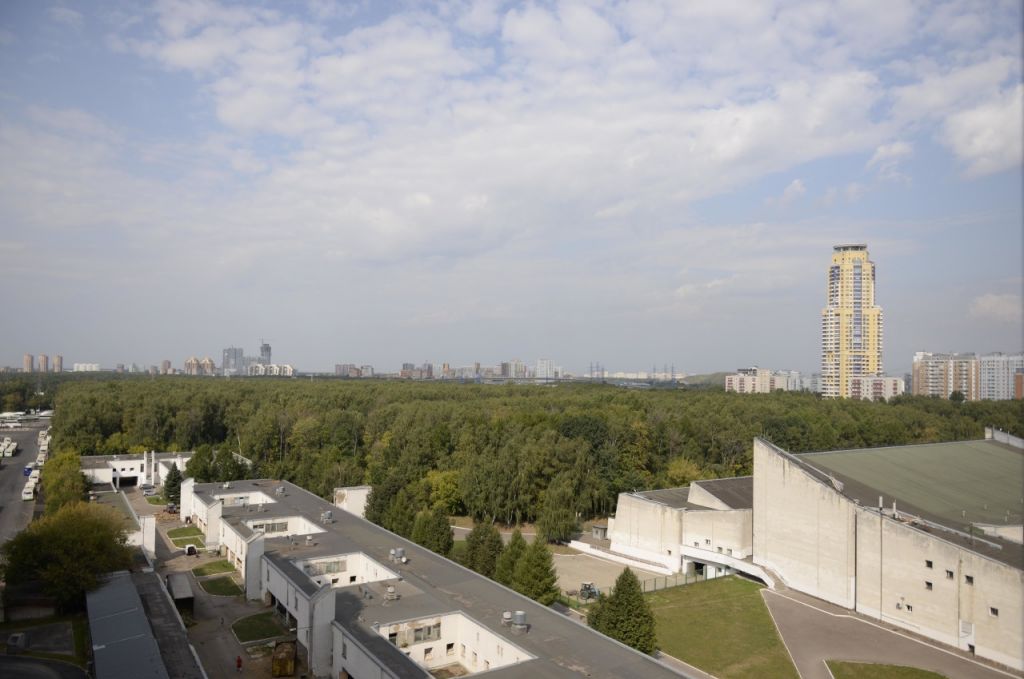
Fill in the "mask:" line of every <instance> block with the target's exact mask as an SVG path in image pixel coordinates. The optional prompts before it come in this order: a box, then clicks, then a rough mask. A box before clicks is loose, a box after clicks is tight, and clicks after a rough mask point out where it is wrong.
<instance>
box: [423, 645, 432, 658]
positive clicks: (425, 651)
mask: <svg viewBox="0 0 1024 679" xmlns="http://www.w3.org/2000/svg"><path fill="white" fill-rule="evenodd" d="M433 657H434V647H433V646H428V647H426V648H424V649H423V659H424V660H431V659H433Z"/></svg>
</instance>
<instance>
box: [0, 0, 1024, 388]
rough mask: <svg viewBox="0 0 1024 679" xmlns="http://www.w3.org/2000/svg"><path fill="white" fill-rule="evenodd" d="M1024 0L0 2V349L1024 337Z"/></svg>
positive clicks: (904, 343)
mask: <svg viewBox="0 0 1024 679" xmlns="http://www.w3.org/2000/svg"><path fill="white" fill-rule="evenodd" d="M1021 25H1022V16H1021V3H1020V2H1019V1H1018V0H987V1H986V2H976V1H975V0H963V1H961V0H952V1H949V2H925V1H907V0H836V1H831V2H822V1H817V0H814V1H807V2H801V1H794V2H769V1H764V2H749V1H748V0H715V1H714V2H711V1H709V2H685V3H684V2H678V1H677V0H666V1H664V2H661V1H658V0H649V1H648V0H638V1H636V2H620V1H616V0H607V1H600V0H595V1H593V2H587V1H577V2H565V3H560V2H525V3H520V2H500V1H498V0H450V1H441V2H436V3H420V2H395V3H387V2H379V1H374V2H329V1H327V0H312V1H310V2H298V1H295V2H273V3H270V2H268V3H265V4H259V3H244V4H240V3H227V2H213V1H207V0H169V1H159V2H155V3H152V4H149V3H143V2H137V1H135V0H132V1H130V2H80V3H79V2H59V3H49V2H45V1H43V0H5V1H4V2H3V3H0V263H2V266H0V286H2V289H3V300H4V301H3V313H2V315H0V318H2V319H3V335H2V337H3V338H2V339H0V365H11V366H20V365H21V357H22V355H23V354H24V353H32V354H39V353H47V354H50V355H54V354H62V355H63V356H64V362H65V366H66V367H67V366H70V365H71V363H73V362H90V363H91V362H95V363H100V364H102V365H104V366H113V365H114V364H115V363H131V362H136V363H139V364H140V365H146V366H148V365H151V364H159V362H160V361H161V360H163V359H169V360H171V361H172V363H173V364H174V365H175V366H177V367H181V366H182V364H183V362H184V360H185V359H186V358H187V357H189V356H192V355H196V356H200V357H202V356H205V355H209V356H212V357H213V358H214V359H215V360H216V361H217V362H218V363H219V362H220V357H221V350H222V349H223V348H224V347H227V346H233V345H234V346H242V347H245V348H246V350H247V353H251V354H256V353H257V351H258V345H259V340H260V338H263V339H265V340H266V341H268V342H269V343H270V344H271V345H272V346H273V348H274V356H273V357H274V360H275V362H286V363H291V364H293V365H294V366H295V367H296V369H298V370H300V371H321V370H322V371H329V370H332V369H333V366H334V364H335V363H355V364H367V363H368V364H372V365H374V366H375V367H376V368H377V369H378V370H379V371H382V370H395V369H397V368H398V367H399V366H400V364H401V363H403V362H413V363H417V364H418V363H422V362H425V361H431V362H434V363H437V364H440V363H442V362H449V363H451V364H452V365H470V364H472V363H473V362H474V361H479V362H481V363H484V364H493V363H496V362H499V361H503V360H510V359H513V358H518V359H521V360H523V361H525V362H527V363H533V362H534V361H536V360H537V359H538V358H550V359H552V360H553V361H554V362H555V363H556V364H558V365H562V366H564V367H565V369H567V370H570V371H577V372H582V371H585V370H586V369H587V367H588V365H589V364H590V363H591V362H600V363H601V364H602V365H604V366H605V367H606V368H607V369H609V370H648V369H650V367H651V366H652V365H657V366H658V367H659V369H660V368H661V366H663V365H665V364H670V365H674V366H675V368H676V370H677V371H683V372H687V373H702V372H711V371H719V370H734V369H736V368H738V367H741V366H749V365H760V366H762V367H770V368H777V369H796V370H802V371H806V372H811V371H815V370H817V369H818V367H819V364H820V339H819V338H820V312H821V308H822V306H823V305H824V303H825V276H826V272H827V269H828V266H829V262H830V258H831V252H832V246H833V245H835V244H839V243H848V242H854V243H867V244H868V247H869V252H870V254H871V259H872V260H873V261H874V262H875V264H876V268H877V290H876V301H877V303H878V304H879V305H881V306H882V307H883V309H884V313H885V367H886V369H887V371H889V372H890V373H892V374H903V372H905V371H907V370H909V367H910V364H911V360H912V355H913V353H914V352H915V351H935V352H943V351H974V352H990V351H1005V352H1018V351H1021V350H1022V348H1024V340H1022V335H1024V328H1022V300H1021V290H1022V287H1024V274H1022V253H1024V244H1022V195H1021V187H1022V120H1024V118H1022V112H1021V105H1022V99H1024V85H1022V79H1021V78H1022V72H1021V64H1022V58H1021V43H1022V35H1021Z"/></svg>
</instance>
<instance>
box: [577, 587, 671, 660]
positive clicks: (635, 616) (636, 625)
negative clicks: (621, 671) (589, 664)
mask: <svg viewBox="0 0 1024 679" xmlns="http://www.w3.org/2000/svg"><path fill="white" fill-rule="evenodd" d="M587 621H588V622H589V623H590V626H591V627H593V628H594V629H596V630H597V631H598V632H601V633H602V634H607V635H608V636H610V637H611V638H613V639H617V640H619V641H621V642H622V643H624V644H626V645H627V646H632V647H633V648H635V649H636V650H638V651H642V652H643V653H653V652H654V648H655V644H656V637H655V632H654V614H653V613H651V608H650V606H648V605H647V600H646V599H644V595H643V592H642V591H641V590H640V581H639V580H637V578H636V575H634V574H633V571H631V570H630V569H629V568H626V569H624V570H623V571H622V573H621V574H620V575H619V577H618V579H616V581H615V588H614V589H613V590H612V593H611V595H610V596H608V597H605V596H601V597H600V598H599V599H598V601H597V603H596V604H594V605H593V606H592V607H591V609H590V611H589V612H588V613H587Z"/></svg>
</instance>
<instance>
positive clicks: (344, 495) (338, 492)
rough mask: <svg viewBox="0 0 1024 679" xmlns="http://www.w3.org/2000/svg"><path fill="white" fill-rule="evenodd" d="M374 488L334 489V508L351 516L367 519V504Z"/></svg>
mask: <svg viewBox="0 0 1024 679" xmlns="http://www.w3.org/2000/svg"><path fill="white" fill-rule="evenodd" d="M370 490H372V486H348V487H346V488H335V489H334V506H335V507H338V508H339V509H344V510H345V511H346V512H349V513H350V514H355V515H356V516H360V517H363V518H365V517H366V502H367V500H368V499H369V497H370Z"/></svg>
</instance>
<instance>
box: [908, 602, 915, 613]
mask: <svg viewBox="0 0 1024 679" xmlns="http://www.w3.org/2000/svg"><path fill="white" fill-rule="evenodd" d="M913 612H914V607H913V606H911V605H910V604H907V613H913Z"/></svg>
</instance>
